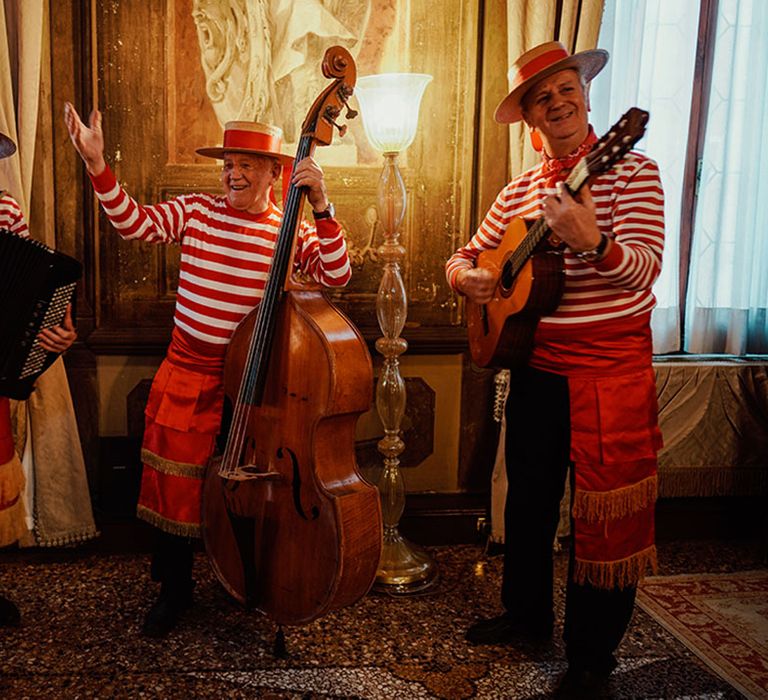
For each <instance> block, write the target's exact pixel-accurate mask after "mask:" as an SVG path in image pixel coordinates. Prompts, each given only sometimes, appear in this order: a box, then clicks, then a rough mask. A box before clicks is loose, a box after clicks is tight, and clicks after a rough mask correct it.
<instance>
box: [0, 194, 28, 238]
mask: <svg viewBox="0 0 768 700" xmlns="http://www.w3.org/2000/svg"><path fill="white" fill-rule="evenodd" d="M0 228H4V229H7V230H8V231H10V232H11V233H15V234H16V235H17V236H21V237H22V238H28V237H29V228H28V227H27V222H26V220H25V219H24V214H23V213H22V211H21V207H20V206H19V203H18V202H17V201H16V200H15V199H14V198H13V197H11V195H9V194H8V193H7V192H5V193H0Z"/></svg>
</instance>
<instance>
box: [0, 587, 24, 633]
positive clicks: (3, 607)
mask: <svg viewBox="0 0 768 700" xmlns="http://www.w3.org/2000/svg"><path fill="white" fill-rule="evenodd" d="M19 625H21V613H20V612H19V609H18V608H17V607H16V604H15V603H14V602H13V601H12V600H8V598H4V597H3V596H1V595H0V627H18V626H19Z"/></svg>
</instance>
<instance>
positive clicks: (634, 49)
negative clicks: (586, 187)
mask: <svg viewBox="0 0 768 700" xmlns="http://www.w3.org/2000/svg"><path fill="white" fill-rule="evenodd" d="M698 16H699V2H698V0H606V3H605V9H604V11H603V23H602V26H601V29H600V39H599V41H598V44H597V45H598V46H599V47H600V48H603V49H607V50H608V51H609V52H610V54H611V59H610V61H609V62H608V65H607V66H606V68H605V70H604V71H603V73H602V74H601V75H599V76H598V77H597V78H596V79H595V81H594V82H593V84H592V87H591V94H590V100H591V106H592V115H591V117H592V119H591V121H592V124H593V125H594V127H595V131H596V132H597V135H598V136H601V135H602V134H603V133H605V132H606V131H607V130H608V128H609V127H610V126H611V124H613V123H614V122H615V121H616V120H617V119H618V118H619V117H620V116H621V115H622V114H623V113H624V112H625V111H626V110H627V109H629V108H630V107H640V108H641V109H645V110H647V111H648V112H650V120H649V123H648V127H647V131H646V135H645V137H644V138H643V139H642V140H641V141H640V142H639V143H638V145H637V146H636V147H635V148H636V150H638V151H644V152H647V153H648V155H649V156H650V157H651V158H653V159H654V160H655V161H656V162H657V163H658V164H659V168H660V171H661V179H662V184H663V186H664V196H665V212H664V213H665V220H666V245H665V249H664V262H663V267H662V273H661V276H660V277H659V280H658V281H657V282H656V285H655V286H654V288H653V291H654V294H655V295H656V299H657V302H658V304H657V308H656V309H655V310H654V313H653V318H652V327H653V338H654V352H657V353H662V352H671V351H675V350H679V349H680V327H679V326H680V324H679V321H678V319H679V313H680V311H679V309H680V301H679V294H678V288H679V273H678V269H679V238H680V205H681V197H682V187H683V170H684V167H685V151H686V144H687V141H688V121H689V117H690V105H691V92H692V88H693V71H694V59H695V54H696V38H697V27H698Z"/></svg>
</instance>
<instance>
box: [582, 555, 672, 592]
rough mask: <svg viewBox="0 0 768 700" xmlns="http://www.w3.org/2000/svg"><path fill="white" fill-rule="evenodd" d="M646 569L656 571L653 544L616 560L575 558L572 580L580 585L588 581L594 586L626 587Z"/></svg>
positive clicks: (639, 579)
mask: <svg viewBox="0 0 768 700" xmlns="http://www.w3.org/2000/svg"><path fill="white" fill-rule="evenodd" d="M648 569H650V570H651V572H652V573H654V574H655V573H657V571H658V561H657V558H656V546H655V545H651V546H650V547H648V548H647V549H643V550H641V551H639V552H637V553H636V554H633V555H632V556H629V557H627V558H626V559H619V560H618V561H585V560H583V559H578V558H577V559H576V562H575V567H574V571H573V580H574V581H575V582H576V583H578V584H580V585H584V584H585V583H590V584H592V585H593V586H594V587H595V588H603V589H613V588H627V587H629V586H636V585H637V584H638V583H640V581H642V580H643V578H645V573H646V571H648Z"/></svg>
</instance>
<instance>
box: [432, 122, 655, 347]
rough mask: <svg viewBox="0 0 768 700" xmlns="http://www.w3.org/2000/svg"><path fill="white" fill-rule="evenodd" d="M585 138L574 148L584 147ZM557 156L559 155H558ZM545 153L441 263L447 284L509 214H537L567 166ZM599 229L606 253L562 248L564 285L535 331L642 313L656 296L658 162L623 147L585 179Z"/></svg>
mask: <svg viewBox="0 0 768 700" xmlns="http://www.w3.org/2000/svg"><path fill="white" fill-rule="evenodd" d="M590 137H591V138H589V139H588V141H587V142H585V144H583V145H582V147H580V149H579V150H580V151H584V152H586V151H587V150H588V148H585V146H588V145H591V143H592V142H594V140H595V139H594V136H592V133H591V131H590ZM563 160H565V159H563ZM553 161H554V159H547V158H545V159H544V161H542V163H540V164H539V165H538V166H536V167H535V168H532V169H530V170H528V171H526V172H525V173H523V174H522V175H520V176H519V177H518V178H516V179H515V180H512V182H510V183H509V184H508V185H507V186H506V187H505V188H504V189H503V190H502V191H501V192H500V193H499V195H498V197H497V198H496V201H495V202H494V204H493V206H492V207H491V209H490V210H489V211H488V213H487V214H486V216H485V219H484V220H483V222H482V224H481V225H480V227H479V228H478V230H477V232H476V233H475V235H474V236H473V237H472V239H471V240H470V241H469V243H467V245H465V246H463V247H462V248H459V249H458V250H457V251H456V253H454V254H453V255H452V256H451V258H449V260H448V262H447V263H446V277H447V279H448V283H449V284H450V285H451V286H452V287H453V288H454V289H456V290H457V291H458V289H457V288H456V276H457V274H458V273H459V271H460V270H462V269H466V268H471V267H474V265H475V260H476V258H477V256H478V255H479V254H480V252H482V251H483V250H490V249H493V248H496V247H498V246H499V243H500V242H501V239H502V237H503V235H504V232H505V231H506V229H507V226H508V225H509V223H510V221H511V220H512V218H513V217H521V218H524V219H537V218H539V217H540V216H542V215H543V211H542V203H543V201H544V199H545V197H547V196H548V195H552V194H555V193H556V185H557V183H558V182H561V181H563V180H565V179H566V177H567V175H568V173H569V171H568V170H559V171H558V169H557V168H556V167H555V168H553V167H552V166H553ZM590 192H591V194H592V198H593V199H594V202H595V208H596V215H597V224H598V227H599V228H600V231H601V232H603V233H605V234H606V235H607V236H609V237H610V238H611V239H613V244H612V246H611V248H610V250H609V252H608V255H607V256H606V257H605V258H603V259H602V260H600V261H599V262H597V263H588V262H586V261H583V260H581V259H580V258H577V257H576V256H575V254H573V253H571V252H570V251H569V250H566V252H565V254H564V263H565V291H564V293H563V297H562V299H561V301H560V305H559V306H558V307H557V309H556V310H555V311H554V313H553V314H552V315H551V316H545V317H542V318H541V320H540V322H539V332H540V333H544V334H548V335H549V334H554V335H556V334H557V329H558V328H562V329H576V328H578V327H588V326H589V325H590V324H597V323H599V322H604V321H612V320H616V319H622V318H626V317H631V316H642V315H648V314H650V311H651V310H652V309H653V307H654V306H655V303H656V300H655V297H654V296H653V294H652V292H651V286H652V285H653V283H654V282H655V281H656V278H657V277H658V276H659V273H660V272H661V256H662V251H663V249H664V193H663V190H662V187H661V180H660V177H659V169H658V166H657V165H656V163H655V162H654V161H653V160H651V159H650V158H647V157H645V156H644V155H641V154H639V153H635V152H631V153H629V154H628V155H627V156H626V157H625V158H624V159H623V160H621V161H620V162H619V163H618V164H617V165H615V166H614V167H613V168H612V169H611V170H610V171H609V172H607V173H605V174H603V175H601V176H599V177H598V178H597V179H596V180H595V181H594V182H593V183H592V184H591V186H590Z"/></svg>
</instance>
